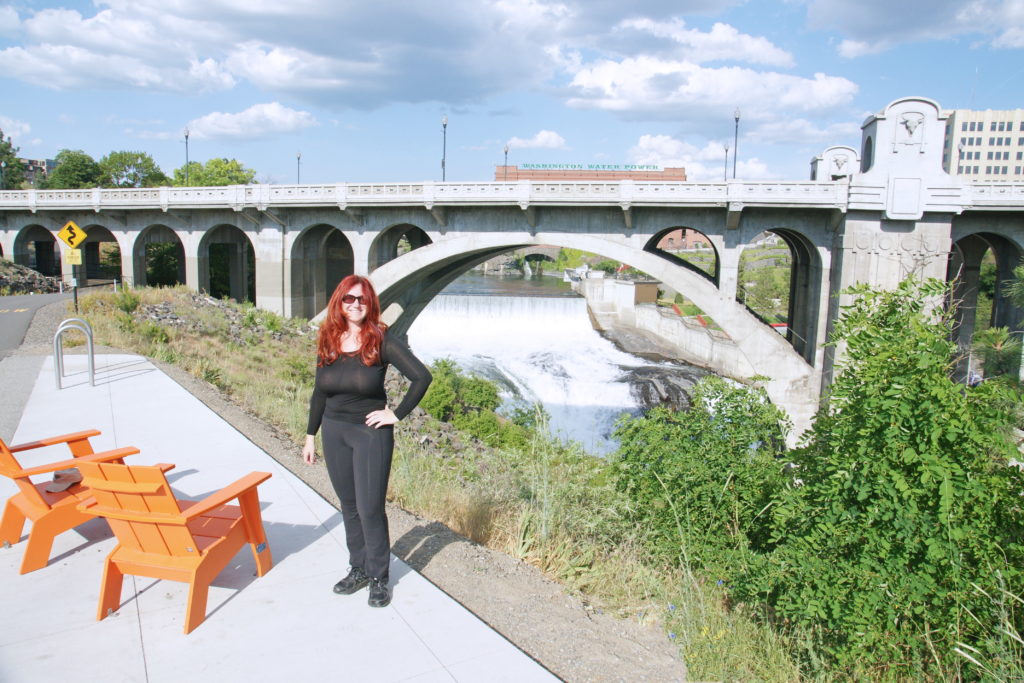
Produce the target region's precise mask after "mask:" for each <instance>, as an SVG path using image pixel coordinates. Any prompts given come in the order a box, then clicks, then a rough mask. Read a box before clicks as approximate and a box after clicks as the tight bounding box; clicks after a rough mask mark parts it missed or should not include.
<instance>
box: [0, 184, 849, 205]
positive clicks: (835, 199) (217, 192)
mask: <svg viewBox="0 0 1024 683" xmlns="http://www.w3.org/2000/svg"><path fill="white" fill-rule="evenodd" d="M847 196H848V185H847V183H846V182H814V181H792V182H790V181H785V182H783V181H764V182H750V181H728V182H721V183H690V182H638V181H630V180H621V181H608V182H593V181H588V182H569V181H557V182H539V181H528V180H525V181H518V182H514V183H502V182H478V183H456V182H449V183H435V182H429V181H427V182H418V183H335V184H330V185H226V186H222V187H155V188H140V189H134V188H132V189H123V188H92V189H83V190H8V191H4V192H0V210H22V211H24V210H29V211H33V212H35V211H37V210H67V209H72V210H73V209H78V210H93V211H97V212H99V211H103V210H108V209H115V210H116V209H120V210H123V209H161V210H163V211H167V210H169V209H189V208H197V209H215V208H231V209H234V210H236V211H240V210H242V209H243V208H246V207H254V208H257V209H261V210H262V209H266V208H268V207H329V206H336V207H338V208H341V209H346V208H348V207H349V206H353V207H371V206H402V205H410V206H426V207H428V208H429V207H432V206H434V205H443V206H459V205H463V206H480V205H501V204H507V205H513V206H514V205H518V206H521V207H524V208H525V207H527V206H533V205H563V206H564V205H580V206H588V205H590V206H609V205H611V206H622V207H630V206H663V205H673V206H678V205H684V206H685V205H690V206H727V205H729V204H737V203H738V204H745V205H765V206H798V207H808V208H840V209H844V208H845V207H846V203H847Z"/></svg>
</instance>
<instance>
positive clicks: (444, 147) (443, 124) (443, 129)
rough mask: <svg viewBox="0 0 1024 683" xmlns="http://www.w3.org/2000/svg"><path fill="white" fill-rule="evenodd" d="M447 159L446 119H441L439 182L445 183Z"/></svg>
mask: <svg viewBox="0 0 1024 683" xmlns="http://www.w3.org/2000/svg"><path fill="white" fill-rule="evenodd" d="M447 158H448V117H447V116H442V117H441V182H442V183H443V182H444V181H445V177H446V176H445V167H444V166H445V161H446V160H447Z"/></svg>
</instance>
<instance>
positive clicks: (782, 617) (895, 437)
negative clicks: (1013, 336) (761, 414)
mask: <svg viewBox="0 0 1024 683" xmlns="http://www.w3.org/2000/svg"><path fill="white" fill-rule="evenodd" d="M850 293H852V294H854V295H856V296H857V297H859V298H858V299H857V300H856V302H855V303H853V304H852V305H850V306H848V307H846V308H845V310H844V311H843V313H842V315H841V318H840V320H839V322H838V323H837V326H836V336H835V341H841V342H844V343H845V356H844V360H843V362H842V366H841V368H840V373H839V375H838V378H837V379H836V380H835V382H834V383H833V385H832V388H831V394H830V396H829V401H828V403H827V405H825V406H824V407H823V408H822V409H821V410H820V411H819V413H818V416H817V419H816V421H815V424H814V427H813V429H812V431H811V433H810V435H809V438H808V439H807V440H806V443H805V445H804V446H803V447H802V448H800V449H798V450H796V451H793V452H792V453H791V454H790V456H789V457H790V458H791V459H792V461H793V463H794V464H795V465H796V469H795V473H794V479H793V480H792V481H791V482H790V485H789V486H788V487H787V488H785V489H784V490H783V492H782V494H781V495H780V496H779V497H778V499H777V506H776V510H775V514H774V517H773V530H772V536H771V539H770V541H771V543H773V544H774V545H775V547H774V549H773V550H772V552H770V553H768V554H766V555H765V556H764V557H763V558H762V560H761V561H760V562H758V563H757V565H756V566H755V567H754V568H753V569H752V570H751V571H750V572H748V573H747V574H746V575H744V576H741V577H739V578H737V580H736V581H735V585H734V586H733V591H732V597H733V599H736V600H744V601H748V602H755V601H759V600H766V601H767V603H768V605H769V606H770V608H771V614H773V615H774V618H775V619H776V620H778V622H779V623H782V624H788V625H789V626H790V627H794V628H795V629H796V630H797V631H798V632H799V633H802V634H803V636H804V639H805V640H804V642H805V648H806V651H805V661H806V662H807V664H808V665H810V666H812V667H815V668H818V669H819V671H820V670H829V669H833V670H836V671H839V672H843V674H844V675H847V676H855V677H869V678H881V677H885V678H908V677H917V676H923V677H924V678H926V679H935V678H942V679H949V680H954V679H959V678H960V677H961V676H962V675H963V672H962V671H961V668H962V667H963V666H964V664H965V660H964V659H963V658H962V657H960V656H959V655H958V654H957V653H956V652H955V651H954V648H956V647H958V646H959V645H966V646H968V647H970V648H973V649H974V651H975V652H976V657H977V659H979V660H985V661H986V662H989V666H994V665H993V662H998V661H1000V660H1002V659H1004V658H1005V655H1004V654H1003V653H1002V650H1003V648H1001V646H1000V645H999V642H998V641H997V640H996V639H993V638H992V632H993V626H994V625H995V624H997V623H999V620H1000V619H1001V618H1005V614H1004V613H1001V612H1000V611H999V610H998V604H997V602H995V601H993V600H992V599H990V598H989V597H987V595H996V594H999V591H1000V589H1002V588H1003V584H1004V583H1005V589H1006V590H1007V591H1009V592H1010V593H1012V594H1013V595H1021V594H1022V593H1024V545H1022V539H1024V505H1022V497H1021V492H1022V491H1024V474H1022V472H1021V470H1020V469H1019V468H1018V467H1016V466H1011V465H1010V463H1011V461H1012V459H1013V458H1015V457H1017V458H1019V454H1018V453H1017V450H1016V448H1015V446H1014V444H1013V442H1012V440H1011V438H1010V436H1009V432H1010V426H1011V423H1012V414H1011V412H1010V411H1008V410H1007V406H1009V405H1012V401H1013V400H1017V401H1019V397H1017V396H1016V394H1015V393H1013V392H1011V390H1010V388H1009V387H1008V385H1006V384H1004V383H1001V382H999V381H989V382H985V383H983V384H982V385H980V386H978V387H975V388H971V389H968V388H966V387H964V386H963V385H961V384H958V383H956V382H954V381H952V380H951V379H950V375H951V372H952V369H953V357H954V352H955V350H956V349H955V345H954V344H953V343H951V342H950V341H949V339H950V331H951V328H952V324H951V320H952V318H951V313H950V312H949V311H948V310H946V309H944V308H943V307H941V306H937V305H936V302H941V301H943V300H945V299H946V297H947V296H948V287H947V286H946V284H945V283H942V282H939V281H934V280H932V281H928V282H925V283H918V282H915V281H914V280H912V279H908V280H907V281H905V282H903V283H902V284H900V285H899V287H898V288H897V289H896V290H894V291H885V292H877V291H871V290H869V289H867V288H864V287H859V288H855V289H853V290H851V291H850ZM986 594H987V595H986ZM1012 620H1013V623H1012V627H1013V629H1015V631H1016V632H1017V633H1021V632H1024V628H1022V626H1024V620H1022V614H1021V612H1020V611H1018V612H1016V614H1015V615H1013V616H1012ZM995 668H998V667H995Z"/></svg>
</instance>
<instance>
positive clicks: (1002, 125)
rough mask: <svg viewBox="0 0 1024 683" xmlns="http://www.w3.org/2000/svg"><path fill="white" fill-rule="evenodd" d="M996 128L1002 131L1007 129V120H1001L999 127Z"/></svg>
mask: <svg viewBox="0 0 1024 683" xmlns="http://www.w3.org/2000/svg"><path fill="white" fill-rule="evenodd" d="M996 130H998V131H999V132H1000V133H1001V132H1003V131H1004V130H1006V121H1000V122H999V127H998V128H997V129H996Z"/></svg>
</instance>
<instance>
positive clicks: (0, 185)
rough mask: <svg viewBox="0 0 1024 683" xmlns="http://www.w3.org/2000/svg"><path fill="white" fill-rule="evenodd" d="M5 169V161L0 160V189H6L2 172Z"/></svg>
mask: <svg viewBox="0 0 1024 683" xmlns="http://www.w3.org/2000/svg"><path fill="white" fill-rule="evenodd" d="M6 170H7V162H6V161H0V190H6V189H7V185H6V184H5V183H4V172H5V171H6Z"/></svg>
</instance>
